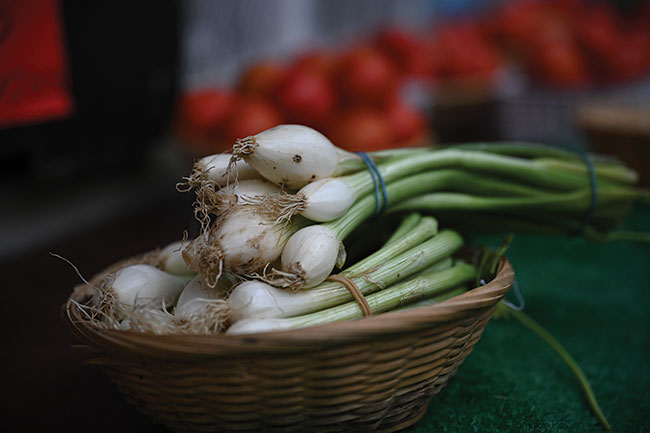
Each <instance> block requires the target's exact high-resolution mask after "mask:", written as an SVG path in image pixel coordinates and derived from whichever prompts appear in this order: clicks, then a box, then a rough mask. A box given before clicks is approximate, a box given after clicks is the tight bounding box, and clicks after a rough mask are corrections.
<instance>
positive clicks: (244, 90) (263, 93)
mask: <svg viewBox="0 0 650 433" xmlns="http://www.w3.org/2000/svg"><path fill="white" fill-rule="evenodd" d="M284 70H285V66H283V65H281V64H280V63H276V62H257V63H255V64H253V65H252V66H250V67H248V69H246V70H245V71H244V73H243V74H242V75H241V76H240V78H239V81H238V82H237V91H238V92H239V93H240V94H242V95H245V96H250V97H261V98H266V97H270V96H271V94H272V93H273V90H274V89H275V88H276V87H277V85H278V82H279V81H280V78H281V77H282V75H283V73H284Z"/></svg>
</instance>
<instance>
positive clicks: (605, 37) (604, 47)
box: [573, 3, 623, 73]
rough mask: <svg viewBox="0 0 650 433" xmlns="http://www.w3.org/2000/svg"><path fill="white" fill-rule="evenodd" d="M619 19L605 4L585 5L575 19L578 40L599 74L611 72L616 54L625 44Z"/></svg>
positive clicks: (574, 24)
mask: <svg viewBox="0 0 650 433" xmlns="http://www.w3.org/2000/svg"><path fill="white" fill-rule="evenodd" d="M618 18H619V17H618V16H617V14H616V11H615V10H614V9H613V8H611V7H609V6H607V5H605V4H604V3H603V4H590V5H585V6H584V7H583V8H581V10H580V13H579V14H575V15H574V17H573V32H574V34H575V37H576V40H577V41H578V43H579V44H580V47H581V49H582V50H583V51H584V52H585V54H586V55H587V56H588V58H589V60H590V62H592V64H593V65H594V67H595V68H596V69H597V72H598V73H607V72H608V71H609V70H611V68H612V63H613V62H614V56H615V52H616V51H617V50H618V49H619V47H620V46H621V45H622V44H623V40H622V38H621V33H620V23H619V19H618Z"/></svg>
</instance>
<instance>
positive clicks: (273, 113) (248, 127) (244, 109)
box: [225, 97, 283, 146]
mask: <svg viewBox="0 0 650 433" xmlns="http://www.w3.org/2000/svg"><path fill="white" fill-rule="evenodd" d="M282 122H283V119H282V116H281V115H280V113H279V112H278V110H277V108H275V107H274V106H273V105H272V104H271V103H269V102H268V101H266V100H264V99H261V98H250V97H242V98H238V99H237V101H236V103H235V105H234V107H233V110H232V112H231V114H230V116H229V117H228V120H227V123H226V127H225V132H226V139H227V142H228V145H230V146H231V145H232V144H233V143H234V142H235V140H236V139H238V138H244V137H248V136H249V135H255V134H257V133H260V132H262V131H265V130H267V129H269V128H272V127H274V126H277V125H279V124H281V123H282Z"/></svg>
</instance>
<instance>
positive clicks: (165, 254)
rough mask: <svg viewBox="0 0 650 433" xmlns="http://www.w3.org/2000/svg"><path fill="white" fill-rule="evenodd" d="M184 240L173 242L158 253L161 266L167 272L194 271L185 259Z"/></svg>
mask: <svg viewBox="0 0 650 433" xmlns="http://www.w3.org/2000/svg"><path fill="white" fill-rule="evenodd" d="M182 250H183V242H181V241H177V242H172V243H171V244H169V245H167V246H166V247H165V248H163V249H162V250H160V252H159V253H158V260H159V267H160V269H162V270H163V271H165V272H168V273H170V274H174V275H188V274H192V273H193V272H192V271H191V270H190V268H188V267H187V263H185V260H183V254H182V253H181V251H182Z"/></svg>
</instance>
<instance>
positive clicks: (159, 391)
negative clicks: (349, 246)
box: [63, 259, 514, 432]
mask: <svg viewBox="0 0 650 433" xmlns="http://www.w3.org/2000/svg"><path fill="white" fill-rule="evenodd" d="M513 279H514V272H513V270H512V267H511V265H510V263H508V261H507V260H505V259H502V260H501V262H500V265H499V271H498V274H497V276H496V278H495V279H494V280H492V281H491V282H489V283H488V284H486V285H484V286H481V287H478V288H476V289H473V290H471V291H469V292H466V293H464V294H463V295H460V296H457V297H454V298H452V299H449V300H447V301H445V302H442V303H440V304H436V305H431V306H427V307H422V308H418V309H413V310H410V311H409V310H407V311H400V312H393V313H386V314H382V315H379V316H375V317H369V318H364V319H360V320H356V321H352V322H342V323H334V324H330V325H324V326H318V327H311V328H305V329H299V330H293V331H284V332H274V333H266V334H256V335H241V336H236V335H232V336H231V335H216V336H207V335H193V336H188V335H167V336H154V335H148V334H139V333H134V332H122V331H109V330H105V329H98V328H95V327H92V326H90V325H89V323H88V322H87V321H85V320H84V319H83V316H82V315H81V314H80V310H79V308H78V307H77V306H76V305H75V304H74V303H73V302H71V301H72V300H75V301H77V302H82V303H83V302H84V301H86V300H87V292H88V291H87V290H86V289H87V287H85V286H79V287H77V288H76V290H75V292H74V293H73V294H72V295H71V297H70V299H69V300H68V302H67V303H66V305H64V309H63V317H64V320H65V321H66V322H67V323H68V325H69V326H70V328H71V330H72V331H73V333H74V335H75V336H76V337H77V338H78V339H79V341H81V342H82V343H83V345H82V346H78V347H81V348H83V349H85V350H87V351H89V352H90V353H92V354H93V355H94V358H92V359H90V360H89V361H88V362H89V363H91V364H96V365H100V366H101V367H102V368H103V369H104V371H105V372H106V374H107V375H108V376H109V378H110V379H111V381H112V382H113V383H115V385H116V386H117V388H119V390H120V391H121V392H122V393H123V394H124V395H125V396H126V399H127V401H129V402H130V403H132V404H134V405H135V406H137V407H138V408H139V410H140V411H142V412H143V413H145V414H147V415H148V416H150V417H151V418H152V419H153V420H154V421H155V422H157V423H161V424H163V425H165V426H166V427H168V428H170V429H171V430H174V431H178V432H212V431H238V432H260V431H282V432H311V431H318V432H344V431H386V432H388V431H396V430H400V429H403V428H406V427H409V426H411V425H413V424H415V423H416V422H417V421H418V420H419V419H420V418H421V417H422V416H423V415H424V413H425V411H426V408H427V405H428V403H429V401H430V399H431V397H432V396H434V395H435V394H437V393H438V392H439V391H440V390H441V389H442V387H444V386H445V385H446V384H447V382H448V381H449V379H450V378H451V377H452V376H453V375H454V374H455V373H456V370H457V369H458V367H459V366H460V364H461V363H462V362H463V361H464V359H465V358H466V357H467V355H469V353H470V352H471V351H472V348H473V347H474V345H475V344H476V342H477V341H478V340H479V338H480V337H481V334H482V332H483V329H484V328H485V325H486V324H487V322H488V320H489V319H490V317H491V316H492V313H493V312H494V309H495V307H496V304H497V303H498V302H499V301H500V300H501V299H502V298H503V296H504V295H505V294H506V292H507V291H508V290H509V289H510V286H511V284H512V282H513Z"/></svg>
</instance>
